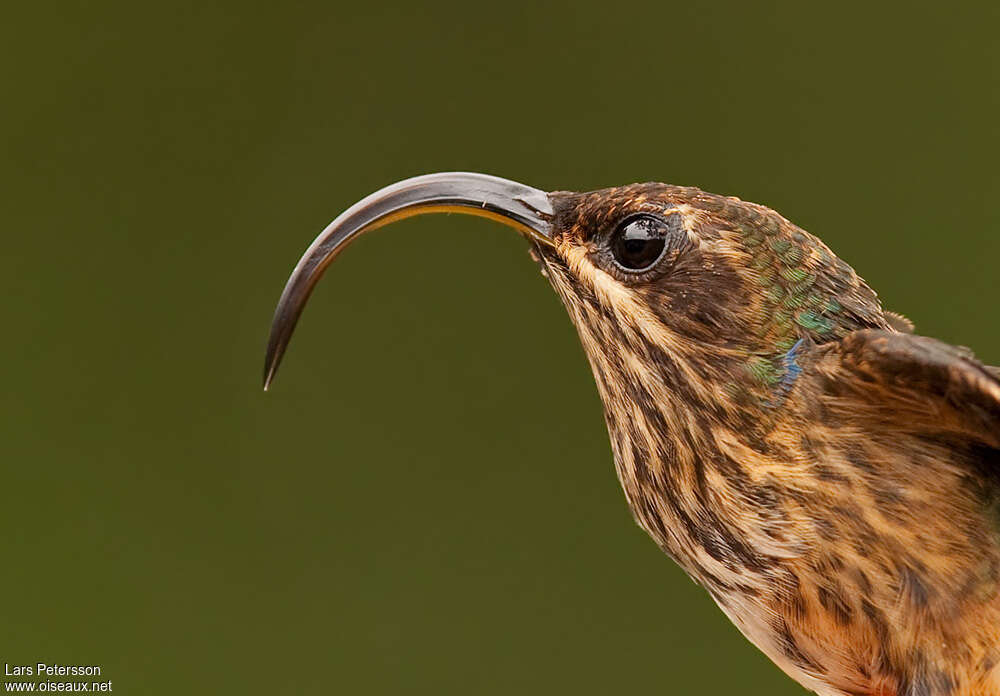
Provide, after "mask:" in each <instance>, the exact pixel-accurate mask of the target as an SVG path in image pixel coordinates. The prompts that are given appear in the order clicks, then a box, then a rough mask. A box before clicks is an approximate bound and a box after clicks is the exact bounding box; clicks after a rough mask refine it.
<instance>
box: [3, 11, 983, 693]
mask: <svg viewBox="0 0 1000 696" xmlns="http://www.w3.org/2000/svg"><path fill="white" fill-rule="evenodd" d="M835 6H836V8H837V9H836V10H835V11H834V10H827V9H820V7H821V5H820V4H819V3H803V2H799V1H791V0H790V1H788V2H779V3H769V4H762V5H757V4H754V3H747V2H728V3H723V2H714V3H696V2H659V3H649V4H646V5H642V4H637V3H620V2H619V3H613V2H584V1H578V2H573V3H559V4H555V3H553V4H545V5H544V6H541V5H538V4H535V3H531V4H523V5H515V4H508V3H474V2H439V3H431V4H428V5H423V4H422V3H401V2H393V3H373V2H367V3H357V4H354V3H352V4H346V3H340V4H338V3H317V2H314V3H282V4H274V5H271V6H264V5H260V6H257V7H253V8H251V7H250V6H249V5H248V4H247V3H240V2H226V3H203V2H197V3H188V2H184V3H170V4H168V3H159V4H156V5H153V4H143V3H133V2H118V3H107V2H96V3H91V2H57V3H49V4H46V5H44V6H43V5H42V4H41V3H36V4H35V5H34V6H33V7H29V4H28V3H18V4H16V5H11V6H10V7H8V8H6V10H5V15H6V18H5V20H4V22H3V26H2V28H0V46H2V48H0V53H2V56H0V57H2V60H0V75H2V80H0V85H2V88H0V89H2V108H0V138H2V143H3V151H2V153H3V154H2V164H0V167H2V176H3V181H2V191H3V197H2V200H3V204H2V206H0V208H2V212H0V216H2V221H3V223H2V224H3V237H2V253H0V259H2V270H3V272H2V276H0V288H2V291H3V297H4V303H3V311H4V319H3V327H4V329H3V331H4V334H3V341H2V348H0V356H2V360H3V373H4V376H3V387H2V389H0V417H2V420H3V424H4V434H3V438H2V445H0V448H2V466H3V469H2V495H3V498H2V500H3V504H2V506H0V529H2V547H0V549H2V564H3V568H2V573H0V599H2V602H3V609H2V627H0V662H6V663H11V664H14V663H18V662H24V663H33V662H36V661H43V662H62V663H96V664H100V665H101V666H102V667H103V670H104V677H106V678H108V679H111V680H113V682H114V690H115V692H116V693H126V694H140V693H141V694H179V693H217V694H302V693H350V694H397V693H428V694H504V695H506V694H514V693H516V694H558V693H567V694H570V693H572V694H609V693H615V694H619V693H620V694H630V693H643V694H650V693H663V694H731V693H739V694H742V695H744V696H750V695H752V694H768V695H769V696H772V695H775V694H801V693H803V692H802V690H801V689H800V688H799V687H797V686H796V685H795V684H793V683H792V682H791V681H790V680H789V679H788V678H786V677H785V676H783V675H782V674H781V673H780V672H779V671H778V670H777V669H776V668H775V667H773V666H772V665H771V664H770V663H769V662H768V661H767V660H766V659H765V658H764V657H763V656H762V655H760V654H759V653H758V652H757V651H756V649H755V648H753V647H752V646H751V645H750V644H749V643H748V642H746V641H745V640H744V639H743V638H742V637H741V636H740V635H739V633H738V632H737V631H736V629H735V628H733V627H732V626H731V625H730V624H729V623H728V621H727V620H726V619H725V617H724V616H723V615H722V614H721V613H720V612H719V611H718V610H717V609H716V608H715V606H714V605H713V604H712V602H711V601H710V600H709V598H708V596H707V595H706V594H705V593H704V592H703V591H702V590H700V589H699V588H698V587H696V586H695V585H694V584H693V583H692V582H690V581H689V580H688V579H687V578H686V576H684V575H683V573H682V572H681V571H680V570H678V569H677V568H676V567H675V566H674V565H673V563H672V562H671V561H670V560H669V559H667V558H666V557H665V556H663V555H661V554H660V552H659V551H658V550H657V549H656V547H655V546H654V545H653V544H652V542H650V541H649V540H648V539H647V538H646V537H645V535H644V534H643V533H642V532H641V531H640V530H639V529H638V528H637V527H636V526H635V525H634V524H633V522H632V521H631V518H630V515H629V513H628V511H627V509H626V506H625V502H624V499H623V496H622V494H621V492H620V490H619V488H618V484H617V481H616V480H615V475H614V471H613V467H612V462H611V455H610V450H609V446H608V442H607V436H606V433H605V430H604V424H603V420H602V415H601V408H600V404H599V401H598V398H597V394H596V392H595V389H594V386H593V382H592V378H591V375H590V371H589V369H588V367H587V365H586V362H585V360H584V357H583V355H582V352H581V350H580V348H579V347H578V345H577V340H576V336H575V334H574V332H573V329H572V327H571V325H570V323H569V320H568V319H567V318H566V317H565V316H564V313H563V310H562V308H561V307H560V305H559V304H558V301H557V299H556V297H555V296H554V295H553V293H552V292H551V291H550V290H549V288H548V287H547V285H546V283H545V282H544V280H543V279H542V278H541V277H540V276H539V275H538V272H537V270H536V267H535V266H534V264H533V263H532V262H531V261H530V260H529V258H528V254H527V247H526V244H525V243H524V241H523V240H521V239H520V238H519V237H518V236H517V235H516V234H512V233H511V232H510V231H509V230H508V229H506V228H502V227H500V226H498V225H495V224H491V223H489V222H487V221H483V220H477V219H472V218H466V217H459V216H451V217H432V218H421V219H419V220H413V221H407V222H405V223H401V224H399V225H398V226H395V227H393V228H391V229H387V230H384V231H382V232H380V233H378V234H375V235H372V236H370V237H367V238H366V239H365V240H363V241H362V242H361V243H359V244H357V245H356V246H355V247H354V248H352V249H351V250H350V251H349V253H348V254H346V255H345V256H343V257H342V258H341V259H340V260H339V261H338V262H337V264H336V265H335V266H334V267H333V269H332V270H331V272H330V273H329V274H328V275H327V277H326V278H325V279H324V282H323V283H322V284H321V285H320V287H319V288H318V290H317V292H316V293H315V295H314V298H313V300H312V303H311V304H310V306H309V308H308V310H307V312H306V314H305V317H304V320H303V322H302V325H301V327H300V331H299V332H298V334H297V335H296V337H295V339H296V340H295V341H294V342H293V344H292V346H291V350H290V351H289V354H288V356H287V359H286V362H285V366H284V369H283V370H282V373H281V374H280V376H279V379H278V380H277V383H276V385H275V388H274V390H273V391H272V392H271V393H268V394H264V393H262V392H261V390H260V386H259V384H260V370H261V363H262V359H263V348H264V341H265V337H266V331H267V328H268V324H269V321H270V318H271V313H272V311H273V307H274V303H275V302H276V300H277V298H278V294H279V293H280V291H281V288H282V286H283V284H284V282H285V279H286V278H287V275H288V273H289V272H290V271H291V269H292V266H293V265H294V262H295V261H296V260H297V258H298V256H299V254H300V253H301V252H302V251H303V249H304V248H305V247H306V246H307V244H308V243H309V242H310V241H311V240H312V238H313V237H314V235H315V234H316V233H317V232H318V231H319V230H320V229H322V227H323V226H324V225H325V224H326V223H327V222H328V221H329V220H330V219H332V218H333V217H334V216H335V215H336V214H337V213H338V212H340V211H341V210H342V209H343V208H345V207H346V206H348V205H349V204H351V203H353V202H354V201H355V200H357V199H359V198H360V197H362V196H364V195H366V194H368V193H369V192H371V191H373V190H374V189H376V188H379V187H381V186H383V185H386V184H389V183H391V182H393V181H396V180H398V179H401V178H404V177H407V176H411V175H415V174H421V173H426V172H433V171H438V170H454V169H468V170H476V171H484V172H489V173H493V174H498V175H502V176H506V177H510V178H514V179H518V180H521V181H523V182H525V183H529V184H532V185H535V186H538V187H541V188H546V189H591V188H598V187H603V186H608V185H614V184H623V183H629V182H632V181H637V180H650V179H654V180H662V181H668V182H672V183H680V184H691V185H697V186H701V187H703V188H706V189H708V190H712V191H716V192H721V193H729V194H734V195H739V196H740V197H743V198H746V199H750V200H755V201H759V202H762V203H765V204H768V205H771V206H773V207H775V208H776V209H778V210H779V211H781V212H782V213H784V214H785V215H786V216H788V217H789V218H791V219H792V220H793V221H796V222H797V223H799V224H801V225H802V226H804V227H805V228H807V229H809V230H810V231H812V232H815V233H816V234H818V235H820V236H822V237H823V238H824V239H825V240H826V241H827V242H828V243H829V244H830V245H831V246H832V247H833V248H834V249H835V250H836V251H837V252H838V253H839V254H841V255H842V256H843V257H844V258H845V259H846V260H848V261H849V262H850V263H852V264H853V265H854V266H855V267H856V268H857V269H858V271H859V272H860V273H861V274H862V275H863V276H865V277H866V278H867V279H868V280H869V281H870V282H871V283H872V284H873V285H874V286H875V287H876V288H877V289H878V290H879V292H880V293H881V296H882V298H883V300H884V301H885V303H886V305H887V306H889V307H891V308H892V309H896V310H899V311H902V312H904V313H906V314H908V315H909V316H910V317H911V318H912V319H914V320H915V321H916V323H917V326H918V329H920V330H921V332H923V333H927V334H931V335H935V336H938V337H940V338H943V339H945V340H948V341H951V342H955V343H961V344H967V345H970V346H973V347H974V348H975V349H976V350H977V351H978V352H979V354H980V355H981V356H982V357H983V358H984V359H986V360H989V361H993V362H1000V329H998V327H997V321H996V301H997V299H1000V289H998V287H997V281H996V260H997V258H998V253H1000V239H998V235H997V232H998V231H1000V224H998V223H1000V220H998V213H997V210H998V208H997V194H998V191H1000V179H998V175H997V168H996V163H997V155H998V152H1000V148H998V145H1000V142H998V132H1000V131H998V128H997V123H998V121H1000V98H998V89H997V84H998V77H1000V70H998V67H1000V66H998V53H997V51H996V33H997V28H998V21H1000V10H998V9H997V5H996V3H993V2H990V3H985V2H984V3H981V4H979V5H978V6H976V5H973V4H959V5H957V6H954V7H948V8H945V7H938V8H936V9H933V10H923V9H920V8H919V7H918V6H916V5H914V4H911V3H905V4H904V3H900V4H899V9H890V8H888V7H882V6H880V5H879V4H878V3H856V4H855V3H847V4H843V3H836V4H835Z"/></svg>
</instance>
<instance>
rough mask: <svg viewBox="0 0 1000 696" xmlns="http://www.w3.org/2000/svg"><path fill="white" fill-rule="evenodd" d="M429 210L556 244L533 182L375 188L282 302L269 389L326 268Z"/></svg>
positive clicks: (481, 179) (311, 257) (272, 340)
mask: <svg viewBox="0 0 1000 696" xmlns="http://www.w3.org/2000/svg"><path fill="white" fill-rule="evenodd" d="M425 213H464V214H466V215H477V216H479V217H486V218H490V219H492V220H497V221H499V222H502V223H504V224H506V225H509V226H511V227H514V228H515V229H517V230H519V231H520V232H521V233H522V234H525V235H526V236H528V237H529V238H531V239H533V240H535V241H537V242H539V243H543V244H552V215H553V211H552V204H551V202H550V201H549V195H548V194H547V193H545V192H544V191H540V190H538V189H535V188H531V187H530V186H525V185H523V184H519V183H517V182H514V181H508V180H507V179H501V178H499V177H495V176H489V175H487V174H475V173H471V172H442V173H440V174H427V175H425V176H417V177H413V178H412V179H405V180H404V181H400V182H398V183H395V184H392V185H391V186H387V187H386V188H384V189H381V190H380V191H376V192H375V193H373V194H371V195H370V196H368V197H367V198H364V199H363V200H361V201H359V202H357V203H355V204H354V205H352V206H351V207H350V208H348V209H347V210H345V211H344V212H343V213H342V214H341V215H340V216H338V217H337V219H336V220H334V221H333V222H331V223H330V224H329V225H328V226H327V228H326V229H325V230H323V231H322V232H321V233H320V235H319V236H318V237H316V239H315V241H313V243H312V244H311V245H310V246H309V248H308V249H306V252H305V254H303V255H302V258H301V259H299V263H298V264H297V265H296V266H295V270H294V271H292V275H291V277H289V279H288V282H287V283H286V284H285V289H284V291H283V292H282V293H281V299H280V300H278V307H277V309H276V310H275V311H274V319H273V320H272V322H271V335H270V337H269V338H268V342H267V356H266V358H265V360H264V389H265V390H266V389H267V388H268V387H269V386H270V384H271V381H272V380H273V379H274V375H275V373H276V372H277V370H278V365H279V364H280V363H281V358H282V356H283V355H284V353H285V348H286V347H287V346H288V342H289V340H290V339H291V337H292V332H293V331H295V324H296V322H298V319H299V315H301V314H302V309H303V307H305V304H306V301H307V300H308V299H309V295H310V293H311V292H312V289H313V288H314V287H315V285H316V283H317V282H318V281H319V279H320V277H321V276H322V275H323V271H325V270H326V267H327V266H329V265H330V262H331V261H333V259H334V258H336V256H337V255H338V254H339V253H340V252H341V251H343V250H344V249H345V248H346V247H347V246H348V245H349V244H350V243H351V242H352V241H353V240H354V239H356V238H357V237H359V236H360V235H361V234H363V233H365V232H368V231H369V230H374V229H377V228H379V227H382V226H384V225H387V224H389V223H390V222H395V221H397V220H402V219H404V218H408V217H411V216H414V215H423V214H425Z"/></svg>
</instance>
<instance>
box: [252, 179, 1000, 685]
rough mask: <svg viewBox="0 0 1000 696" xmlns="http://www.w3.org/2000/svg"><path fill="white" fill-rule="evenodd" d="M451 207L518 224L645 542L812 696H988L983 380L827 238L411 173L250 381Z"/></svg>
mask: <svg viewBox="0 0 1000 696" xmlns="http://www.w3.org/2000/svg"><path fill="white" fill-rule="evenodd" d="M434 210H460V211H464V212H472V213H473V214H480V215H486V216H489V217H493V218H496V219H501V220H503V221H505V222H508V223H510V224H513V225H514V226H516V227H518V228H519V229H521V230H522V231H523V232H525V233H526V234H527V236H529V238H531V239H532V241H533V244H534V252H535V256H536V258H537V260H538V261H539V263H540V265H541V267H542V270H543V273H544V275H545V276H546V277H547V278H548V279H549V281H550V283H551V284H552V286H553V288H554V289H555V290H556V292H557V293H558V294H559V296H560V298H561V299H562V301H563V304H564V305H565V307H566V309H567V311H568V313H569V315H570V318H571V319H572V321H573V323H574V325H575V326H576V328H577V330H578V332H579V335H580V339H581V343H582V345H583V348H584V351H585V352H586V355H587V357H588V359H589V361H590V364H591V367H592V369H593V373H594V377H595V380H596V382H597V387H598V391H599V392H600V395H601V399H602V401H603V403H604V408H605V416H606V421H607V425H608V431H609V433H610V436H611V443H612V448H613V450H614V459H615V466H616V468H617V472H618V476H619V479H620V480H621V484H622V487H623V489H624V491H625V496H626V498H627V500H628V503H629V505H630V507H631V509H632V511H633V513H634V515H635V518H636V520H637V522H638V523H639V525H640V526H641V527H642V528H643V529H645V530H646V531H647V532H648V533H649V535H650V536H651V537H652V538H653V539H654V541H655V542H656V543H657V544H658V545H659V546H660V548H662V549H663V550H664V551H665V552H666V553H668V554H669V555H670V556H671V557H673V558H674V559H675V560H676V561H677V562H678V563H679V564H680V565H681V566H682V567H683V568H684V569H685V570H686V571H687V572H688V573H689V574H690V575H691V576H692V577H693V578H694V579H695V580H696V581H698V582H699V583H700V584H701V585H703V586H704V587H705V589H707V590H708V592H709V593H710V594H711V595H712V597H713V598H714V599H715V600H716V602H718V604H719V606H720V607H721V608H722V610H723V611H724V612H725V613H726V614H727V615H728V616H729V617H730V618H731V619H732V620H733V622H734V623H735V624H736V625H737V626H738V627H739V628H740V630H742V631H743V633H744V634H745V635H746V636H747V637H748V638H749V639H750V640H751V641H753V642H754V643H755V644H756V645H757V646H758V647H759V648H760V649H761V650H763V651H764V652H765V653H766V654H767V655H768V656H769V657H770V658H771V659H772V660H773V661H774V662H775V663H776V664H778V665H779V666H780V667H781V668H782V669H783V670H785V672H787V673H788V674H789V675H790V676H791V677H793V678H794V679H796V680H797V681H799V682H800V683H801V684H803V685H804V686H805V687H807V688H809V689H812V690H813V691H815V692H816V693H818V694H822V695H824V696H833V695H845V694H873V695H874V694H878V695H880V696H945V695H949V696H973V695H979V696H1000V669H998V667H997V663H998V658H1000V381H998V379H997V371H996V369H995V368H989V367H985V366H983V365H982V364H981V363H979V362H978V361H976V359H975V358H974V357H973V356H972V354H971V353H970V352H969V351H968V350H966V349H962V348H956V347H954V346H950V345H947V344H945V343H941V342H940V341H936V340H934V339H932V338H926V337H922V336H918V335H915V334H913V333H912V330H913V326H912V324H910V323H909V321H908V320H906V319H905V318H904V317H902V316H900V315H897V314H893V313H891V312H887V311H884V310H883V309H882V307H881V305H880V304H879V301H878V299H877V297H876V295H875V293H874V292H873V291H872V290H871V289H870V288H869V287H868V285H867V284H865V282H864V281H863V280H861V279H860V278H859V277H858V276H857V275H856V274H855V273H854V271H853V270H852V269H851V268H850V266H848V265H847V264H845V263H844V262H843V261H841V260H840V259H838V258H837V257H836V256H835V255H834V254H833V253H832V252H831V251H830V250H829V249H828V248H827V247H826V246H825V245H824V244H823V243H822V242H820V241H819V240H818V239H816V238H815V237H812V236H811V235H809V234H807V233H806V232H804V231H802V230H801V229H799V228H798V227H796V226H795V225H793V224H791V223H790V222H788V221H787V220H785V219H784V218H782V217H781V216H780V215H778V214H777V213H775V212H773V211H771V210H769V209H767V208H764V207H762V206H759V205H755V204H752V203H745V202H742V201H739V200H737V199H734V198H726V197H721V196H716V195H712V194H708V193H704V192H702V191H699V190H697V189H692V188H682V187H675V186H667V185H664V184H640V185H632V186H625V187H620V188H613V189H606V190H602V191H595V192H591V193H584V194H575V193H565V192H556V193H553V194H544V193H542V192H539V191H536V190H534V189H530V188H528V187H523V186H521V185H518V184H514V183H513V182H507V181H504V180H500V179H494V178H492V177H484V176H482V175H470V174H445V175H431V176H429V177H418V178H417V179H413V180H408V181H407V182H402V183H400V184H397V185H394V186H393V187H390V188H388V189H385V190H383V191H381V192H379V193H376V194H373V196H371V197H369V198H368V199H365V201H362V202H361V203H359V204H358V205H356V206H354V207H353V208H352V209H351V210H349V211H347V212H346V213H345V214H344V215H342V216H341V217H340V218H338V219H337V220H336V221H334V223H333V224H332V225H331V226H330V227H329V228H328V229H327V231H326V232H324V234H323V235H321V236H320V238H319V239H318V240H317V242H316V243H314V245H313V247H311V248H310V250H309V251H308V252H307V253H306V256H305V257H304V258H303V260H302V261H301V262H300V264H299V267H298V268H297V269H296V271H295V273H293V276H292V278H291V279H290V280H289V283H288V286H287V287H286V290H285V294H284V295H283V297H282V302H281V304H280V305H279V308H278V311H277V313H276V316H275V325H274V328H273V331H272V340H271V344H270V346H269V352H268V363H267V367H266V380H268V381H269V380H270V378H271V377H272V376H273V374H274V370H275V369H276V367H277V363H278V361H279V360H280V358H281V355H282V353H283V350H284V347H285V345H286V344H287V341H288V339H289V337H290V335H291V331H292V329H293V328H294V323H295V320H296V319H297V317H298V314H299V312H300V311H301V309H302V306H303V304H304V303H305V300H306V298H307V297H308V294H309V291H310V289H311V288H312V286H313V285H314V284H315V282H316V280H317V279H318V278H319V275H320V274H321V273H322V270H323V269H324V268H325V266H326V264H327V263H328V262H329V260H331V259H332V258H333V256H334V255H335V254H336V253H338V252H339V250H340V249H341V248H342V247H343V246H345V245H346V244H347V243H348V242H349V241H350V240H351V239H353V238H354V237H355V236H356V235H357V234H359V233H360V232H363V231H364V230H365V229H370V228H372V227H375V226H378V225H380V224H384V223H385V222H386V221H388V220H391V219H398V218H399V217H404V216H406V215H409V214H414V213H419V212H425V211H434Z"/></svg>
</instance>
